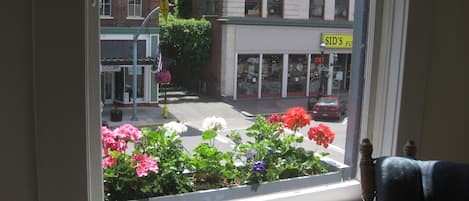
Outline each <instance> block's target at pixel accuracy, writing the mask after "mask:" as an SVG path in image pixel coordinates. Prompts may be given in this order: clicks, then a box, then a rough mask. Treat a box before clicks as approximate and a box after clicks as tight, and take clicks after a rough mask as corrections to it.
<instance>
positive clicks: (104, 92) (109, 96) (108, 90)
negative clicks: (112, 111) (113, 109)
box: [101, 72, 114, 104]
mask: <svg viewBox="0 0 469 201" xmlns="http://www.w3.org/2000/svg"><path fill="white" fill-rule="evenodd" d="M101 101H102V102H103V103H104V104H112V103H113V101H114V72H103V73H101Z"/></svg>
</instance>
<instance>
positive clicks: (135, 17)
mask: <svg viewBox="0 0 469 201" xmlns="http://www.w3.org/2000/svg"><path fill="white" fill-rule="evenodd" d="M126 19H128V20H144V19H145V18H143V17H139V16H128V17H127V18H126Z"/></svg>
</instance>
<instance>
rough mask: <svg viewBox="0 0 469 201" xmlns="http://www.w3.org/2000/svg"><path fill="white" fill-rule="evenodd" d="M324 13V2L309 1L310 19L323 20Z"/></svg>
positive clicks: (320, 0)
mask: <svg viewBox="0 0 469 201" xmlns="http://www.w3.org/2000/svg"><path fill="white" fill-rule="evenodd" d="M323 13H324V0H309V17H310V18H322V17H323Z"/></svg>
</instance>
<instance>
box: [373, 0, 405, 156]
mask: <svg viewBox="0 0 469 201" xmlns="http://www.w3.org/2000/svg"><path fill="white" fill-rule="evenodd" d="M382 3H383V16H382V21H381V39H380V40H379V41H377V42H379V43H380V44H379V55H378V61H377V65H378V66H377V80H376V94H375V97H376V100H375V101H376V102H375V105H374V111H373V118H374V121H373V130H372V133H373V134H372V135H373V139H372V141H373V144H374V145H375V150H376V151H375V152H374V153H375V154H376V155H395V154H397V150H396V147H397V135H398V133H397V132H398V127H399V113H400V106H401V104H400V102H401V93H402V82H403V72H404V59H405V58H404V57H405V56H404V55H405V44H406V35H407V17H408V7H409V1H408V0H404V1H402V0H388V1H383V2H382ZM368 81H369V79H368Z"/></svg>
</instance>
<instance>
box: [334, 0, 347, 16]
mask: <svg viewBox="0 0 469 201" xmlns="http://www.w3.org/2000/svg"><path fill="white" fill-rule="evenodd" d="M344 1H345V12H346V14H345V16H339V15H336V13H335V8H336V6H337V1H334V20H348V19H349V12H350V0H344Z"/></svg>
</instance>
